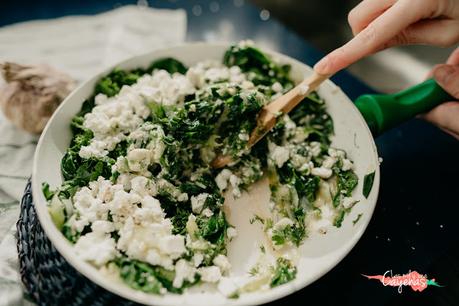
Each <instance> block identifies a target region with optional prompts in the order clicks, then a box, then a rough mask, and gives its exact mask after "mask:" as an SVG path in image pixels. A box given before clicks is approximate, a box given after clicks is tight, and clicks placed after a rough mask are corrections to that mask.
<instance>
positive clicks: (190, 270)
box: [172, 259, 196, 288]
mask: <svg viewBox="0 0 459 306" xmlns="http://www.w3.org/2000/svg"><path fill="white" fill-rule="evenodd" d="M195 274H196V269H195V268H194V267H193V266H191V265H190V264H189V263H188V262H187V261H186V260H184V259H180V260H179V261H178V262H177V263H176V264H175V277H174V281H173V282H172V285H173V286H174V287H175V288H180V287H182V285H183V281H185V280H187V281H189V282H193V281H194V279H195Z"/></svg>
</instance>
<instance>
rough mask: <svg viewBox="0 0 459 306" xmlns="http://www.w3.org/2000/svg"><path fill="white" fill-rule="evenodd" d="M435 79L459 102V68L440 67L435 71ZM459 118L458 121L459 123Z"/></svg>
mask: <svg viewBox="0 0 459 306" xmlns="http://www.w3.org/2000/svg"><path fill="white" fill-rule="evenodd" d="M433 77H434V79H435V80H436V81H437V83H438V84H439V85H440V86H441V87H442V88H443V89H444V90H446V91H447V92H448V93H449V94H450V95H451V96H453V97H454V98H456V99H458V100H459V66H453V65H438V66H437V67H436V68H435V70H434V71H433ZM458 118H459V117H457V118H456V121H457V122H458V123H459V119H458Z"/></svg>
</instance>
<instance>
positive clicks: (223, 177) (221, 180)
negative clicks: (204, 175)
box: [215, 169, 233, 191]
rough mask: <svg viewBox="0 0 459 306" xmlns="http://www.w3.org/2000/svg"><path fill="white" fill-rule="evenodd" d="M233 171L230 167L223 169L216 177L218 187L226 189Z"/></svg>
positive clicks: (222, 189)
mask: <svg viewBox="0 0 459 306" xmlns="http://www.w3.org/2000/svg"><path fill="white" fill-rule="evenodd" d="M232 174H233V173H232V172H231V171H230V170H228V169H223V170H222V171H221V172H220V173H219V174H218V175H217V176H216V177H215V183H216V184H217V186H218V189H220V190H221V191H224V190H225V189H226V188H227V187H228V180H229V178H230V176H231V175H232Z"/></svg>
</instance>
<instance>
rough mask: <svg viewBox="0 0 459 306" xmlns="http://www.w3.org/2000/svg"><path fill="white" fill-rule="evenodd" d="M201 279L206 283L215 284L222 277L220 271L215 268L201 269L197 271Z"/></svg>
mask: <svg viewBox="0 0 459 306" xmlns="http://www.w3.org/2000/svg"><path fill="white" fill-rule="evenodd" d="M198 273H199V275H201V279H202V280H203V281H205V282H208V283H216V282H218V281H219V280H220V278H221V277H222V273H221V272H220V269H219V268H218V267H216V266H210V267H202V268H199V269H198Z"/></svg>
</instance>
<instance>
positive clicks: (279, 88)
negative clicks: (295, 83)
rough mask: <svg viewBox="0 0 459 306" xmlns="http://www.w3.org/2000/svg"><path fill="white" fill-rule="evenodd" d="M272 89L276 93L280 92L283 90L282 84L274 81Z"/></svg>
mask: <svg viewBox="0 0 459 306" xmlns="http://www.w3.org/2000/svg"><path fill="white" fill-rule="evenodd" d="M271 88H272V90H273V91H274V92H276V93H278V92H282V91H283V90H284V87H282V84H281V83H279V82H276V83H274V84H273V85H272V86H271Z"/></svg>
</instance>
